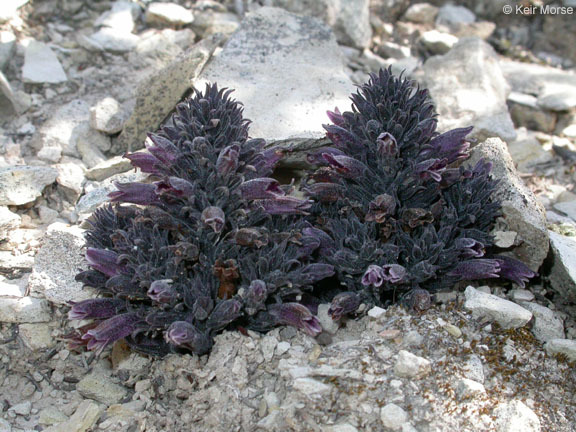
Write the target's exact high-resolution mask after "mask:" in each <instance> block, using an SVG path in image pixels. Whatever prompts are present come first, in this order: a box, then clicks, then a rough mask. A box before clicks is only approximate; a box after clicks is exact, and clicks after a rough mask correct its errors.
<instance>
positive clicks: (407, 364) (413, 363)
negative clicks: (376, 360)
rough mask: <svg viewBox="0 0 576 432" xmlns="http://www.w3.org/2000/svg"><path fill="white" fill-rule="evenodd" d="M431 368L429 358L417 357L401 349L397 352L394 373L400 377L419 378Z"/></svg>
mask: <svg viewBox="0 0 576 432" xmlns="http://www.w3.org/2000/svg"><path fill="white" fill-rule="evenodd" d="M431 370H432V366H431V364H430V360H428V359H425V358H423V357H418V356H416V355H414V354H412V353H411V352H409V351H405V350H401V351H400V352H399V353H398V358H397V359H396V364H395V365H394V373H395V374H396V375H397V376H399V377H401V378H415V379H420V378H423V377H424V376H426V375H428V374H429V373H430V371H431Z"/></svg>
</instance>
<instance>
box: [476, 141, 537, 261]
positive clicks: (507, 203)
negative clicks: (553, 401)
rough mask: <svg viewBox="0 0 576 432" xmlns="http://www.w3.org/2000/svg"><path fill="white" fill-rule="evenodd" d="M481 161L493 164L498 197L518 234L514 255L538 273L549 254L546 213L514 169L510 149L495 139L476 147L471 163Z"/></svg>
mask: <svg viewBox="0 0 576 432" xmlns="http://www.w3.org/2000/svg"><path fill="white" fill-rule="evenodd" d="M480 159H485V160H487V161H490V162H491V163H492V175H493V176H494V178H495V179H498V181H499V184H498V188H497V190H496V192H495V197H496V198H497V199H499V200H501V202H502V211H503V214H504V220H505V222H506V225H507V229H506V230H508V231H515V232H517V233H518V237H517V242H518V243H519V246H517V247H515V248H514V250H513V252H512V254H513V256H514V257H515V258H517V259H519V260H521V261H522V262H524V263H526V264H527V265H528V266H529V267H530V268H531V269H532V270H533V271H538V269H539V268H540V265H542V262H543V261H544V258H546V256H547V254H548V231H547V229H546V214H545V212H544V209H543V207H542V205H541V204H540V203H539V202H538V200H537V199H536V198H535V197H534V194H533V193H532V192H531V191H530V189H528V187H526V185H525V184H524V182H523V181H522V179H521V178H520V177H519V176H518V173H517V172H516V169H515V168H514V162H513V161H512V158H511V157H510V154H509V153H508V149H507V146H506V144H505V143H504V142H502V141H501V140H499V139H497V138H491V139H488V140H486V141H485V142H484V143H482V144H479V145H477V146H476V147H474V148H473V150H472V154H471V157H470V159H469V160H468V163H469V164H470V165H471V166H473V165H475V164H476V163H477V162H478V161H479V160H480Z"/></svg>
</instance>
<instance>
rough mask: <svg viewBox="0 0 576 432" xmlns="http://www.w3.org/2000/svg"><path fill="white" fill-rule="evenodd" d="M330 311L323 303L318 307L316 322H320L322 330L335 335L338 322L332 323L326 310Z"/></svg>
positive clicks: (327, 305) (328, 306)
mask: <svg viewBox="0 0 576 432" xmlns="http://www.w3.org/2000/svg"><path fill="white" fill-rule="evenodd" d="M329 309H330V305H329V304H326V303H323V304H321V305H318V314H317V317H318V320H319V321H320V325H321V326H322V330H324V331H325V332H327V333H330V334H332V335H333V334H336V332H337V331H338V327H339V325H338V322H336V321H334V320H333V319H332V317H331V316H330V315H329V314H328V310H329Z"/></svg>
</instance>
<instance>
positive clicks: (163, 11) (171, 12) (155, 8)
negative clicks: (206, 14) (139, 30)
mask: <svg viewBox="0 0 576 432" xmlns="http://www.w3.org/2000/svg"><path fill="white" fill-rule="evenodd" d="M192 21H194V15H193V14H192V11H190V10H189V9H186V8H185V7H182V6H180V5H178V4H176V3H164V2H154V3H151V4H149V5H148V8H147V9H146V23H147V24H150V25H155V26H171V27H178V26H183V25H187V24H190V23H192Z"/></svg>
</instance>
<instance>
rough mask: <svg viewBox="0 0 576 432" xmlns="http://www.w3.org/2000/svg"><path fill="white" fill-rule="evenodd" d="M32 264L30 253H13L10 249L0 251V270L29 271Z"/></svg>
mask: <svg viewBox="0 0 576 432" xmlns="http://www.w3.org/2000/svg"><path fill="white" fill-rule="evenodd" d="M33 264H34V257H33V256H32V255H29V254H22V255H14V254H12V252H10V251H0V270H2V271H3V272H18V271H21V272H29V271H30V270H31V269H32V266H33Z"/></svg>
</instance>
